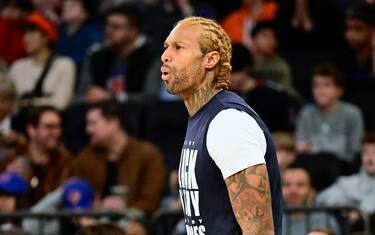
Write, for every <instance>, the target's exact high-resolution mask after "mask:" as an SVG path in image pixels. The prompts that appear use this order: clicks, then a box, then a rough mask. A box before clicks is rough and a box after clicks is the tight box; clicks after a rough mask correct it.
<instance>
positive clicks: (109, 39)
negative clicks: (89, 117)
mask: <svg viewBox="0 0 375 235" xmlns="http://www.w3.org/2000/svg"><path fill="white" fill-rule="evenodd" d="M141 21H142V19H141V15H140V13H139V12H138V10H137V9H136V8H134V7H131V6H128V5H123V6H118V7H115V8H112V9H111V10H110V11H109V12H108V14H107V18H106V24H105V44H106V46H105V47H103V48H101V49H99V50H97V51H96V52H94V53H92V55H90V56H89V57H88V58H87V61H86V62H85V64H84V66H83V68H82V70H83V71H82V76H81V81H80V85H79V90H78V97H77V98H78V101H80V100H82V99H83V100H84V101H86V102H88V103H93V102H97V101H103V100H106V99H110V98H111V97H113V98H115V99H116V100H117V101H119V102H126V101H135V102H140V103H142V102H147V97H145V96H144V95H143V92H144V86H145V79H146V74H147V71H148V69H149V67H150V64H151V63H152V61H153V58H154V55H153V54H152V52H151V50H150V47H149V44H148V42H147V38H146V36H145V35H143V34H142V32H141V28H142V24H141Z"/></svg>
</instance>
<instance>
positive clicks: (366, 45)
mask: <svg viewBox="0 0 375 235" xmlns="http://www.w3.org/2000/svg"><path fill="white" fill-rule="evenodd" d="M345 25H346V28H345V39H346V42H347V45H348V46H349V48H348V49H347V50H346V51H344V52H343V53H341V54H340V55H339V56H338V58H337V59H336V64H337V66H338V67H339V69H340V70H341V71H342V73H343V75H344V80H345V83H346V88H347V89H346V95H345V97H344V98H345V99H347V100H348V101H350V102H353V103H354V104H356V105H358V106H359V107H360V108H361V110H362V112H363V115H364V118H365V123H366V129H367V130H375V108H374V107H375V36H374V35H375V33H374V27H375V5H369V4H365V3H362V4H359V5H356V6H354V7H352V8H350V9H349V10H348V12H347V16H346V21H345Z"/></svg>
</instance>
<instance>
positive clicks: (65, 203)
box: [22, 178, 98, 235]
mask: <svg viewBox="0 0 375 235" xmlns="http://www.w3.org/2000/svg"><path fill="white" fill-rule="evenodd" d="M95 197H96V194H95V191H94V189H93V188H92V186H91V185H90V184H89V183H88V182H87V181H85V180H83V179H80V178H73V179H71V180H69V181H67V182H66V183H65V184H64V185H63V186H61V187H59V188H57V189H56V190H54V191H53V192H50V193H48V194H47V195H46V196H45V197H43V198H42V199H41V200H39V201H38V202H37V203H36V204H35V205H33V206H32V207H31V208H30V212H31V213H43V212H48V213H50V212H51V213H53V212H57V211H59V210H61V209H63V210H90V209H94V208H97V207H98V206H97V205H95V204H98V202H96V201H95ZM87 221H89V222H90V223H93V222H94V221H95V220H94V219H91V218H87V217H81V218H79V219H76V218H73V219H63V220H56V219H53V220H49V221H48V223H43V225H42V224H41V221H39V220H36V219H30V218H26V219H24V220H23V221H22V227H23V229H24V230H25V231H27V232H29V233H30V234H35V235H38V234H39V233H40V232H41V230H39V228H41V227H42V232H43V234H55V235H58V234H75V233H76V232H77V230H78V228H79V227H80V226H81V223H82V224H85V223H87ZM61 223H62V224H61Z"/></svg>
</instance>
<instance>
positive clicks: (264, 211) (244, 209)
mask: <svg viewBox="0 0 375 235" xmlns="http://www.w3.org/2000/svg"><path fill="white" fill-rule="evenodd" d="M225 183H226V185H227V188H228V192H229V197H230V201H231V204H232V208H233V211H234V214H235V216H236V219H237V222H238V224H239V225H240V227H241V229H242V232H243V234H244V235H271V234H274V226H273V219H272V209H271V192H270V186H269V181H268V173H267V168H266V165H265V164H259V165H255V166H252V167H249V168H247V169H245V170H242V171H240V172H238V173H236V174H234V175H232V176H230V177H228V178H227V179H226V180H225Z"/></svg>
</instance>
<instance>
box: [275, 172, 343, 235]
mask: <svg viewBox="0 0 375 235" xmlns="http://www.w3.org/2000/svg"><path fill="white" fill-rule="evenodd" d="M282 176H283V177H282V179H283V180H282V189H283V198H284V205H285V206H291V207H293V206H295V207H298V206H309V205H313V201H314V198H315V189H314V188H313V187H312V185H311V181H310V175H309V173H308V172H307V171H306V170H305V169H303V168H294V167H290V168H288V169H286V170H285V171H284V173H283V175H282ZM308 217H309V218H308ZM306 222H308V223H310V225H307V224H306ZM308 228H327V229H332V230H333V231H335V232H337V233H338V232H339V226H338V224H337V221H336V220H335V219H334V218H333V217H332V216H330V215H329V214H326V213H324V212H312V213H310V214H309V215H306V214H304V213H303V212H298V211H296V212H290V213H288V214H286V215H284V217H283V234H286V235H300V234H307V232H308V230H307V229H308Z"/></svg>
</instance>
